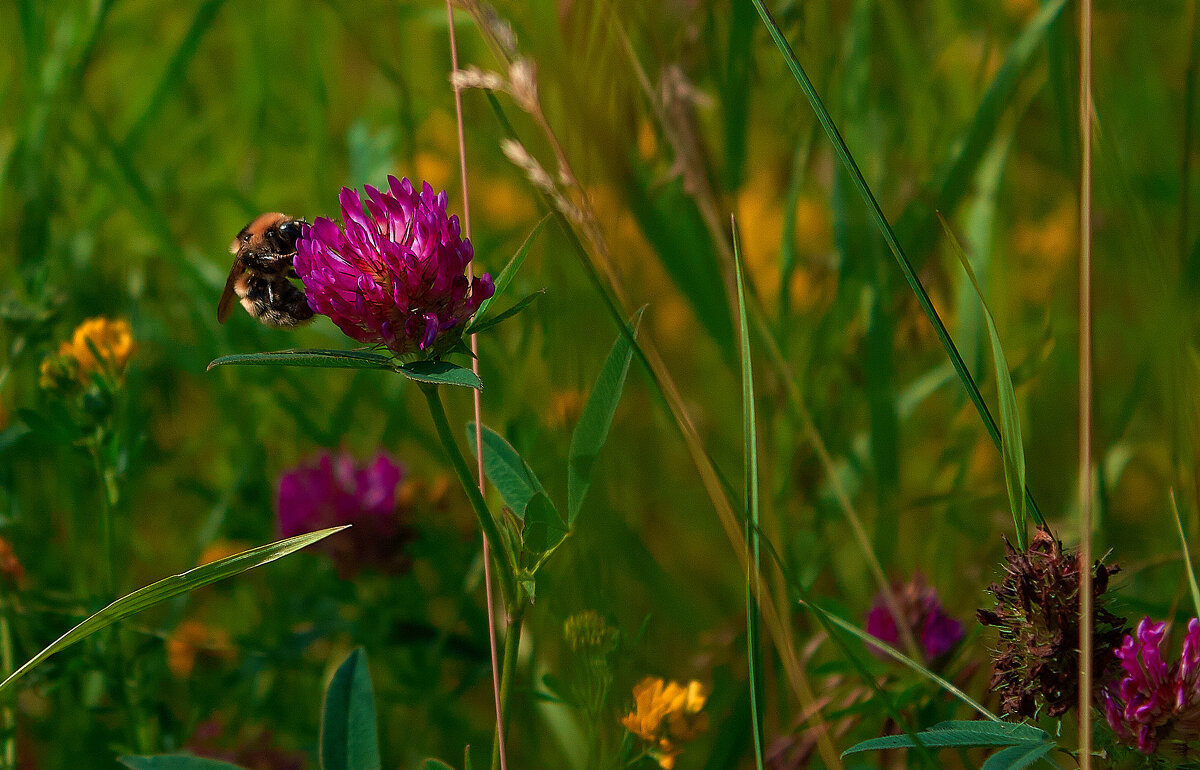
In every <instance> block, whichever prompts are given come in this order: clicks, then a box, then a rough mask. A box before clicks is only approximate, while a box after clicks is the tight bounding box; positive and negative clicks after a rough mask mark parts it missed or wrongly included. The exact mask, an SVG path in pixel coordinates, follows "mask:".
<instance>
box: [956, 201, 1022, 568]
mask: <svg viewBox="0 0 1200 770" xmlns="http://www.w3.org/2000/svg"><path fill="white" fill-rule="evenodd" d="M939 217H940V215H939ZM942 229H943V230H945V231H946V236H947V237H948V238H949V239H950V245H951V247H952V248H953V250H954V253H955V255H956V256H957V257H958V261H959V262H961V263H962V266H963V269H964V270H966V271H967V276H968V277H969V278H970V279H971V285H972V286H974V287H975V294H976V296H978V297H979V305H980V307H981V308H982V309H983V318H984V321H985V322H986V323H987V330H988V338H989V339H990V340H991V345H992V364H993V366H994V367H995V369H996V392H997V394H998V397H999V400H1000V454H1001V456H1002V457H1003V459H1004V481H1005V485H1006V486H1007V488H1008V504H1009V506H1010V507H1011V508H1012V514H1013V521H1014V522H1015V523H1016V527H1017V543H1018V545H1020V547H1021V548H1024V547H1025V516H1026V507H1025V448H1024V443H1023V442H1022V440H1021V412H1020V410H1019V409H1018V408H1017V395H1016V393H1015V392H1014V391H1013V384H1012V373H1011V372H1010V371H1009V368H1008V359H1007V358H1006V357H1005V355H1004V349H1003V348H1002V347H1001V346H1000V332H998V331H997V330H996V319H995V318H993V317H992V311H991V310H989V309H988V306H987V302H986V301H985V300H984V298H983V290H982V289H981V288H980V287H979V281H978V280H977V279H976V278H975V271H974V270H973V269H972V268H971V260H969V259H967V255H966V252H964V251H963V248H962V245H961V244H959V242H958V238H956V237H955V236H954V232H953V231H951V229H950V225H949V224H947V223H946V220H945V219H942Z"/></svg>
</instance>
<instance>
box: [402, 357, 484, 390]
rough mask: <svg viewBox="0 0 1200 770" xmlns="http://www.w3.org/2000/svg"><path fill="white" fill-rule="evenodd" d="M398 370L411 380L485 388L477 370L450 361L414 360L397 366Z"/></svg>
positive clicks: (476, 388)
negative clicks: (476, 372)
mask: <svg viewBox="0 0 1200 770" xmlns="http://www.w3.org/2000/svg"><path fill="white" fill-rule="evenodd" d="M395 369H396V371H397V372H399V373H400V374H403V375H404V376H405V377H407V378H408V379H410V380H416V381H417V382H425V383H429V384H432V385H458V386H461V387H464V388H474V389H475V390H483V383H482V382H480V381H479V377H478V376H477V375H476V374H475V372H473V371H471V370H470V369H468V368H466V367H464V366H458V365H457V364H452V363H450V362H449V361H414V362H413V363H411V364H404V365H403V366H397V367H395Z"/></svg>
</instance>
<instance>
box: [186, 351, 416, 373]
mask: <svg viewBox="0 0 1200 770" xmlns="http://www.w3.org/2000/svg"><path fill="white" fill-rule="evenodd" d="M218 366H309V367H319V368H325V369H394V368H396V361H395V359H393V358H392V357H391V356H383V355H380V354H378V353H368V352H367V351H365V350H273V351H270V352H266V353H235V354H234V355H229V356H221V357H220V358H217V359H215V360H214V361H213V362H212V363H210V364H209V365H208V369H209V371H211V370H212V369H215V368H216V367H218Z"/></svg>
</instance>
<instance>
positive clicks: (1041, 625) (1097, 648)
mask: <svg viewBox="0 0 1200 770" xmlns="http://www.w3.org/2000/svg"><path fill="white" fill-rule="evenodd" d="M1005 551H1006V558H1005V565H1004V566H1005V574H1004V578H1003V579H1002V580H1001V581H1000V582H999V583H993V584H992V585H991V586H989V587H988V589H987V590H988V592H989V593H991V594H992V596H993V597H994V598H995V600H996V603H995V607H994V608H993V609H990V610H979V611H978V612H977V613H976V616H977V617H978V618H979V622H980V623H982V624H983V625H985V626H992V627H994V628H996V629H998V630H999V640H998V643H997V646H996V648H995V650H994V651H993V653H994V659H993V668H992V679H991V684H990V686H991V689H993V690H995V691H996V692H998V693H999V694H1000V698H1001V702H1000V704H1001V709H1002V710H1003V711H1004V713H1005V714H1017V715H1020V716H1023V717H1030V718H1033V717H1035V716H1036V715H1037V714H1038V712H1039V711H1041V710H1044V711H1045V713H1046V714H1047V715H1049V716H1051V717H1059V716H1062V715H1063V714H1065V713H1066V712H1067V711H1069V710H1071V709H1072V708H1074V707H1075V706H1076V705H1077V704H1078V702H1079V652H1078V649H1079V589H1080V575H1081V573H1082V571H1083V570H1082V566H1083V565H1081V564H1080V563H1079V555H1078V554H1077V553H1074V552H1071V551H1064V550H1063V547H1062V543H1060V542H1059V541H1058V539H1057V538H1055V537H1054V535H1053V534H1052V533H1051V532H1050V531H1049V530H1047V529H1039V530H1038V531H1037V534H1036V535H1034V537H1033V539H1032V540H1031V541H1030V543H1029V547H1028V549H1026V550H1024V551H1020V550H1017V549H1016V548H1013V547H1012V545H1011V544H1009V543H1007V542H1006V543H1005ZM1090 566H1091V569H1092V607H1093V608H1094V611H1093V616H1092V622H1093V633H1092V661H1093V665H1094V666H1095V671H1096V677H1095V680H1094V681H1095V691H1094V692H1093V697H1097V698H1098V697H1100V695H1101V693H1100V688H1101V686H1102V683H1103V682H1104V681H1106V680H1107V677H1108V675H1109V673H1110V672H1111V671H1113V670H1115V669H1116V668H1117V657H1116V650H1117V648H1118V647H1119V646H1120V644H1121V639H1122V637H1123V636H1124V634H1125V619H1124V618H1121V617H1117V616H1116V615H1115V614H1113V613H1112V612H1111V611H1110V610H1109V609H1108V607H1107V603H1106V602H1105V598H1106V597H1105V596H1104V594H1105V592H1106V591H1107V590H1108V579H1109V577H1110V576H1112V575H1113V574H1115V573H1116V572H1118V571H1119V568H1118V567H1117V566H1116V565H1104V564H1101V563H1100V562H1099V561H1096V562H1094V563H1093V564H1092V565H1090Z"/></svg>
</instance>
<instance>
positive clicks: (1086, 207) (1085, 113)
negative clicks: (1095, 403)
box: [1079, 0, 1092, 770]
mask: <svg viewBox="0 0 1200 770" xmlns="http://www.w3.org/2000/svg"><path fill="white" fill-rule="evenodd" d="M1079 145H1080V148H1081V152H1082V158H1081V162H1080V164H1079V561H1080V568H1081V569H1080V572H1081V573H1082V579H1081V581H1080V586H1079V767H1080V768H1081V770H1090V768H1091V766H1092V0H1081V2H1080V5H1079Z"/></svg>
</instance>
